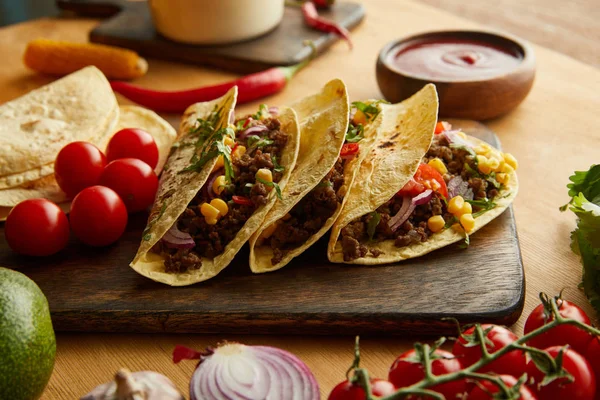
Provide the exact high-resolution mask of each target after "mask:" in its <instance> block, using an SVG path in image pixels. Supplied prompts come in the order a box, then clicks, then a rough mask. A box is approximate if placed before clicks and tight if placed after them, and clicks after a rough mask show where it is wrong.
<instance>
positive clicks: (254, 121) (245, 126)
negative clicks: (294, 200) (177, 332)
mask: <svg viewBox="0 0 600 400" xmlns="http://www.w3.org/2000/svg"><path fill="white" fill-rule="evenodd" d="M236 95H237V88H235V87H234V88H233V89H232V90H230V91H229V92H228V93H227V94H226V95H225V96H224V97H222V98H220V99H217V100H215V101H212V102H208V103H198V104H195V105H193V106H191V107H190V108H188V110H186V112H185V114H184V117H183V121H182V123H181V128H180V132H181V135H182V137H180V139H179V141H178V145H177V146H176V148H175V149H174V151H173V152H172V154H171V155H170V156H169V159H168V160H167V165H166V167H165V170H164V172H163V175H162V177H161V180H160V184H159V189H158V193H157V197H156V200H155V203H154V205H153V207H152V211H151V213H150V217H149V222H148V225H147V227H146V229H145V231H144V233H143V238H142V243H141V245H140V249H139V251H138V253H137V255H136V256H135V259H134V260H133V262H132V263H131V267H132V268H133V269H134V270H136V271H137V272H139V273H140V274H142V275H144V276H146V277H148V278H150V279H153V280H155V281H158V282H162V283H166V284H169V285H173V286H183V285H190V284H193V283H196V282H201V281H204V280H207V279H210V278H212V277H214V276H215V275H217V274H218V273H219V272H220V271H222V270H223V269H224V268H225V267H226V266H227V265H229V263H230V262H231V260H232V259H233V257H234V256H235V255H236V254H237V252H238V251H239V250H240V249H241V247H242V246H243V245H244V243H245V242H246V241H247V240H248V239H249V238H250V236H251V235H252V234H253V233H254V232H255V231H256V230H257V229H258V227H259V226H260V224H261V223H262V221H263V219H264V218H265V216H266V214H267V213H268V212H269V210H270V208H271V207H272V206H273V204H274V203H275V202H276V201H277V200H278V199H281V198H282V191H283V190H284V189H285V186H286V184H287V182H288V180H289V177H290V174H291V172H292V170H293V168H294V165H295V163H296V158H297V157H298V146H299V138H300V133H299V129H298V122H297V118H296V113H295V112H294V110H292V109H291V108H281V109H279V110H277V112H276V110H275V109H268V108H267V107H266V106H265V105H261V107H260V109H259V111H258V112H257V113H256V114H253V115H249V116H245V117H243V118H239V119H237V120H235V119H234V118H233V109H234V106H235V99H236ZM274 114H276V115H274Z"/></svg>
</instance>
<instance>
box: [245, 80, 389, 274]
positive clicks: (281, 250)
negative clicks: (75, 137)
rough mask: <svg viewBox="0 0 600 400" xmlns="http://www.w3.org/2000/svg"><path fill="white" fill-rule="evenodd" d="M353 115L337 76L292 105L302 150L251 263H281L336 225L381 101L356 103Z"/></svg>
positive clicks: (260, 266)
mask: <svg viewBox="0 0 600 400" xmlns="http://www.w3.org/2000/svg"><path fill="white" fill-rule="evenodd" d="M353 106H354V107H355V108H356V112H355V113H354V115H353V117H352V119H350V120H349V104H348V94H347V90H346V86H345V85H344V83H343V82H342V81H341V80H339V79H335V80H332V81H331V82H329V83H328V84H327V85H325V87H324V88H323V89H322V90H321V91H320V92H319V93H317V94H315V95H312V96H308V97H306V98H304V99H302V100H300V101H299V102H298V103H296V104H294V105H292V108H293V109H294V110H296V112H297V114H298V120H299V123H300V150H299V154H298V161H297V162H296V167H295V168H294V170H293V171H292V175H291V176H290V182H289V183H288V185H287V186H286V188H285V190H284V191H283V201H281V202H278V203H276V204H275V206H273V208H272V209H271V210H270V211H269V213H268V214H267V216H266V218H265V221H264V222H263V224H262V225H261V227H260V228H259V229H258V230H257V231H256V232H255V233H254V235H252V237H251V238H250V268H251V269H252V272H255V273H261V272H269V271H274V270H277V269H279V268H282V267H283V266H285V265H286V264H287V263H289V262H290V261H291V260H292V259H293V258H294V257H296V256H298V255H299V254H301V253H302V252H304V251H305V250H306V249H308V248H309V247H310V246H312V245H313V244H314V243H315V242H316V241H317V240H318V239H319V238H321V237H322V236H323V235H324V234H325V233H326V232H327V231H328V230H329V229H330V228H331V226H332V225H333V222H334V221H335V220H336V218H337V217H338V215H339V213H340V211H341V210H342V206H343V204H344V201H345V200H346V198H347V196H346V193H347V192H348V190H349V188H350V187H351V186H352V182H353V181H354V177H355V174H356V171H357V170H358V166H359V165H360V162H361V161H362V159H363V158H364V157H365V156H366V154H368V149H369V147H370V146H371V145H372V144H373V143H374V140H375V134H374V131H375V127H376V122H375V120H376V117H377V115H378V114H379V108H378V107H377V105H376V104H370V103H362V102H355V103H353Z"/></svg>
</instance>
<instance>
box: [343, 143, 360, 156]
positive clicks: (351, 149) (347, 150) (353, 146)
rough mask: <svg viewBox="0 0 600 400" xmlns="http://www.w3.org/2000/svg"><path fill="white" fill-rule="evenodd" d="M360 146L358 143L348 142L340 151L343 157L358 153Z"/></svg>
mask: <svg viewBox="0 0 600 400" xmlns="http://www.w3.org/2000/svg"><path fill="white" fill-rule="evenodd" d="M359 149H360V147H359V146H358V143H346V144H344V145H343V146H342V151H341V152H340V156H341V157H347V156H353V155H355V154H357V153H358V150H359Z"/></svg>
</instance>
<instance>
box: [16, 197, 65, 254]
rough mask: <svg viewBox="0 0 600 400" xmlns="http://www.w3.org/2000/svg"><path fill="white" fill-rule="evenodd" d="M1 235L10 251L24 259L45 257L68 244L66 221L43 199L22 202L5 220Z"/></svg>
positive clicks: (53, 205) (52, 204) (57, 209)
mask: <svg viewBox="0 0 600 400" xmlns="http://www.w3.org/2000/svg"><path fill="white" fill-rule="evenodd" d="M4 235H5V236H6V241H7V242H8V245H9V246H10V248H11V249H13V250H14V251H16V252H17V253H21V254H25V255H28V256H49V255H51V254H54V253H57V252H59V251H60V250H62V249H64V248H65V246H66V245H67V242H68V241H69V221H68V220H67V216H66V215H65V213H64V212H63V210H61V209H60V208H59V207H58V206H57V205H56V204H54V203H53V202H51V201H49V200H46V199H29V200H24V201H22V202H20V203H19V204H17V205H16V206H15V207H13V209H12V210H10V213H9V214H8V216H7V217H6V223H5V225H4Z"/></svg>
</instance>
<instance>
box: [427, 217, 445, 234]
mask: <svg viewBox="0 0 600 400" xmlns="http://www.w3.org/2000/svg"><path fill="white" fill-rule="evenodd" d="M444 225H446V221H444V218H443V217H442V216H441V215H434V216H433V217H431V218H429V219H428V220H427V227H429V230H431V232H433V233H436V232H439V231H441V230H442V229H443V228H444Z"/></svg>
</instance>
